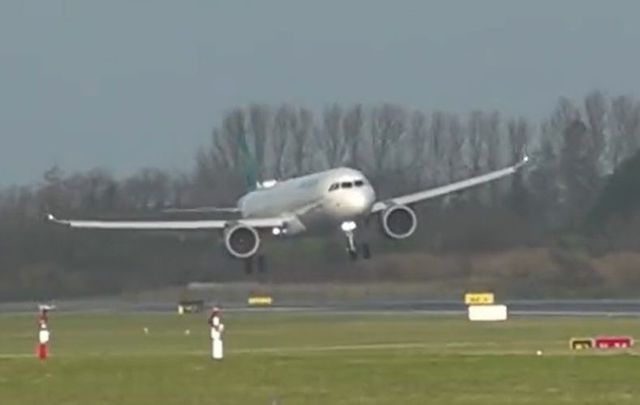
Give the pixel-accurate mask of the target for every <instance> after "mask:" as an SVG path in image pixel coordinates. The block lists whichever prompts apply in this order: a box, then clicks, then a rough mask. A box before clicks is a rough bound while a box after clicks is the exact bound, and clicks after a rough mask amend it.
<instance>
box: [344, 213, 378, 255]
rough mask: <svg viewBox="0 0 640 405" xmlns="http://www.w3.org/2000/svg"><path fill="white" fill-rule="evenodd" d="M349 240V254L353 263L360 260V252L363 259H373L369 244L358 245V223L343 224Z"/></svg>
mask: <svg viewBox="0 0 640 405" xmlns="http://www.w3.org/2000/svg"><path fill="white" fill-rule="evenodd" d="M340 227H341V228H342V231H343V232H344V234H345V236H346V238H347V241H346V242H347V253H348V254H349V258H350V259H351V261H356V260H358V258H359V256H360V255H359V253H360V251H361V252H362V258H363V259H365V260H368V259H370V258H371V248H370V247H369V244H368V243H361V244H358V243H356V238H355V232H354V231H355V229H356V227H357V226H356V223H355V222H353V221H348V222H343V223H342V225H341V226H340Z"/></svg>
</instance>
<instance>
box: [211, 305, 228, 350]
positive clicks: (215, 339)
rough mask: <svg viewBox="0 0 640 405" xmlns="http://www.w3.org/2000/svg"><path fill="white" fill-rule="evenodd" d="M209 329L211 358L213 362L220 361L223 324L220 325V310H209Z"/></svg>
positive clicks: (215, 308) (216, 308) (214, 308)
mask: <svg viewBox="0 0 640 405" xmlns="http://www.w3.org/2000/svg"><path fill="white" fill-rule="evenodd" d="M209 327H210V328H211V358H212V359H214V360H222V358H223V357H224V349H223V345H222V332H223V331H224V324H223V323H222V311H220V308H218V307H213V309H212V310H211V315H209Z"/></svg>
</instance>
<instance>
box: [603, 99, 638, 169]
mask: <svg viewBox="0 0 640 405" xmlns="http://www.w3.org/2000/svg"><path fill="white" fill-rule="evenodd" d="M611 127H612V128H611V130H612V137H613V139H612V140H611V142H610V143H611V145H610V148H611V152H610V155H611V161H612V164H613V166H614V167H615V166H618V165H619V164H620V162H621V161H622V160H624V159H625V158H627V157H629V156H630V155H631V154H633V153H634V152H635V151H636V150H637V149H638V145H639V138H640V103H638V102H637V101H635V100H633V99H632V98H631V97H628V96H619V97H616V98H614V99H613V101H612V102H611Z"/></svg>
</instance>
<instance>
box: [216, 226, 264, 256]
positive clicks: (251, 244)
mask: <svg viewBox="0 0 640 405" xmlns="http://www.w3.org/2000/svg"><path fill="white" fill-rule="evenodd" d="M224 245H225V247H226V248H227V251H228V252H229V254H230V255H231V256H233V257H235V258H237V259H248V258H249V257H251V256H253V255H255V254H256V252H257V251H258V249H259V248H260V235H258V232H257V231H256V230H255V229H254V228H252V227H250V226H247V225H242V224H238V225H235V226H233V227H232V228H229V229H228V230H227V231H226V232H225V233H224Z"/></svg>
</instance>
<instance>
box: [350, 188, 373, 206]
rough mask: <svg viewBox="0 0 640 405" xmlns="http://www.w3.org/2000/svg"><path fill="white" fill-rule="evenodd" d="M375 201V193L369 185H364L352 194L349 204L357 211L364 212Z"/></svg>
mask: <svg viewBox="0 0 640 405" xmlns="http://www.w3.org/2000/svg"><path fill="white" fill-rule="evenodd" d="M374 202H375V193H374V192H373V189H372V188H371V187H364V188H362V189H360V190H358V192H357V193H355V194H354V196H353V198H352V200H351V206H352V207H353V209H354V210H356V211H358V212H365V211H367V210H369V209H370V208H371V206H372V205H373V203H374Z"/></svg>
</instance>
